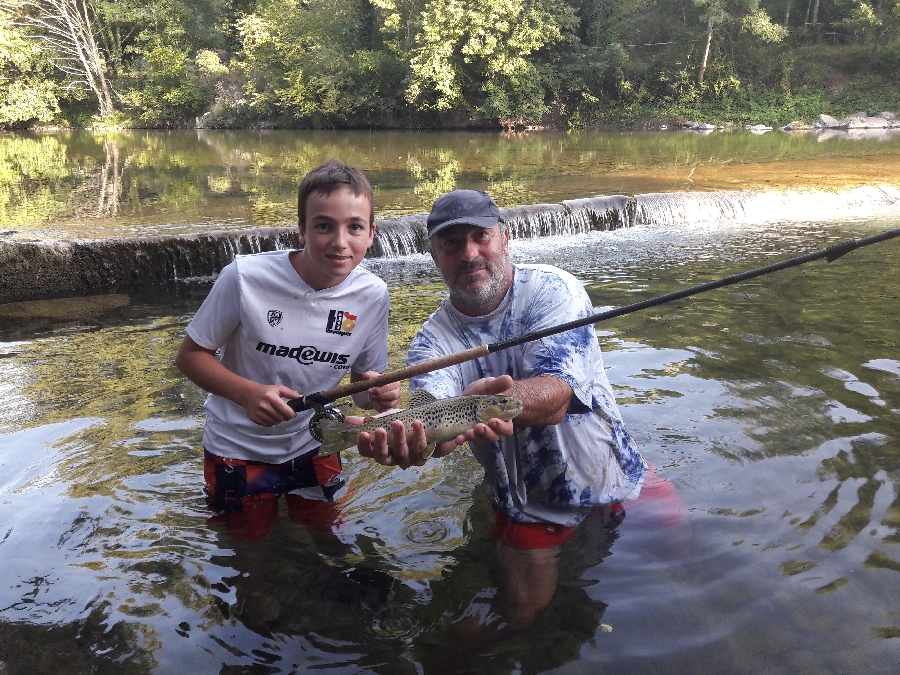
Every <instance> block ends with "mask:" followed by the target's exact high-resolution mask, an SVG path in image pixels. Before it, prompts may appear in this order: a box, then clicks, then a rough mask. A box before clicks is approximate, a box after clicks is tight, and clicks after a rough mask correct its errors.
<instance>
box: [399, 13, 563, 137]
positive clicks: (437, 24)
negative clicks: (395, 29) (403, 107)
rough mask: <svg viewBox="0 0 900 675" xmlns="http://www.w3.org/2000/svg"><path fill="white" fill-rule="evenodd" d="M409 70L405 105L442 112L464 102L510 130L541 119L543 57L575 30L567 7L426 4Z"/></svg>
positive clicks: (545, 75)
mask: <svg viewBox="0 0 900 675" xmlns="http://www.w3.org/2000/svg"><path fill="white" fill-rule="evenodd" d="M421 19H422V30H421V32H420V33H419V35H418V36H417V38H416V46H415V49H414V50H413V54H414V55H413V57H412V60H411V62H410V77H409V80H408V87H407V92H406V98H407V101H409V102H410V103H412V104H414V105H416V106H418V107H420V108H424V109H429V108H430V109H435V110H440V111H447V110H450V109H452V108H455V107H460V106H462V105H464V104H465V103H466V102H468V103H469V104H474V106H473V107H474V108H475V111H476V114H477V115H480V116H481V117H484V118H487V119H491V120H499V121H501V123H504V124H508V125H514V124H518V123H522V122H524V123H534V122H538V121H540V119H541V118H542V117H543V115H544V114H545V113H546V112H547V110H548V108H547V94H548V91H549V85H550V81H551V80H552V76H553V74H552V72H550V69H548V68H547V65H548V64H547V62H546V61H545V60H542V59H541V58H540V52H541V50H544V49H548V48H550V47H551V46H552V45H555V44H558V43H561V42H563V41H564V40H565V39H566V38H567V36H568V35H569V34H570V33H571V31H572V30H573V29H574V28H575V26H576V25H577V18H576V16H575V13H574V11H573V9H572V8H571V7H570V6H569V5H568V4H566V3H565V2H560V1H554V0H545V1H543V2H538V1H537V0H450V1H447V2H437V1H432V2H429V3H428V4H427V5H426V6H425V9H424V10H423V12H422V14H421Z"/></svg>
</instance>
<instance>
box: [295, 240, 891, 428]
mask: <svg viewBox="0 0 900 675" xmlns="http://www.w3.org/2000/svg"><path fill="white" fill-rule="evenodd" d="M894 237H900V229H895V230H888V231H887V232H882V233H881V234H875V235H872V236H871V237H864V238H862V239H853V240H851V241H848V242H845V243H843V244H836V245H835V246H830V247H828V248H825V249H822V250H819V251H815V252H813V253H807V254H806V255H801V256H797V257H796V258H789V259H788V260H783V261H782V262H779V263H774V264H772V265H766V266H765V267H758V268H756V269H753V270H749V271H747V272H741V273H740V274H733V275H731V276H728V277H723V278H722V279H717V280H716V281H710V282H707V283H705V284H700V285H699V286H692V287H691V288H685V289H684V290H681V291H675V292H674V293H667V294H666V295H660V296H658V297H655V298H650V299H649V300H643V301H641V302H636V303H634V304H631V305H626V306H624V307H619V308H618V309H611V310H609V311H606V312H600V313H598V314H591V315H590V316H586V317H584V318H581V319H576V320H575V321H569V322H567V323H562V324H559V325H557V326H551V327H549V328H545V329H543V330H539V331H535V332H534V333H528V334H527V335H523V336H521V337H517V338H513V339H511V340H504V341H502V342H494V343H492V344H486V345H479V346H478V347H472V348H471V349H466V350H463V351H461V352H454V353H453V354H447V355H446V356H441V357H438V358H436V359H430V360H428V361H422V362H421V363H417V364H416V365H414V366H407V367H406V368H400V369H398V370H393V371H391V372H388V373H383V374H381V375H379V376H377V377H373V378H372V379H370V380H360V381H359V382H351V383H350V384H345V385H342V386H339V387H336V388H335V389H329V390H328V391H321V392H318V393H315V394H309V395H307V396H301V397H300V398H295V399H290V400H289V401H288V402H287V404H288V405H289V406H290V407H291V408H292V409H293V410H295V411H297V412H300V411H301V410H310V409H315V410H317V411H319V413H318V415H319V419H321V417H332V418H338V417H339V416H340V417H342V416H341V413H340V412H339V411H337V410H335V409H333V408H328V405H329V404H331V403H333V402H334V401H336V400H337V399H339V398H344V397H345V396H350V395H351V394H356V393H359V392H362V391H366V390H367V389H371V388H372V387H381V386H383V385H385V384H393V383H394V382H400V381H401V380H407V379H409V378H411V377H415V376H416V375H423V374H425V373H430V372H432V371H435V370H440V369H441V368H447V367H449V366H455V365H457V364H460V363H465V362H466V361H474V360H475V359H477V358H481V357H483V356H487V355H488V354H494V353H495V352H499V351H503V350H504V349H509V348H510V347H517V346H519V345H521V344H525V343H526V342H533V341H535V340H540V339H542V338H545V337H549V336H551V335H556V334H557V333H563V332H565V331H567V330H572V329H573V328H581V327H582V326H587V325H589V324H593V323H598V322H600V321H606V320H607V319H613V318H615V317H617V316H624V315H625V314H632V313H633V312H639V311H641V310H643V309H648V308H650V307H656V306H658V305H664V304H666V303H667V302H674V301H675V300H680V299H681V298H687V297H690V296H692V295H697V294H698V293H705V292H706V291H711V290H713V289H715V288H723V287H725V286H731V285H733V284H738V283H740V282H742V281H747V280H748V279H754V278H756V277H761V276H763V275H765V274H771V273H772V272H778V271H780V270H783V269H787V268H789V267H797V266H798V265H804V264H806V263H808V262H812V261H813V260H819V259H820V258H825V259H826V260H827V261H828V262H834V261H835V260H837V259H838V258H840V257H841V256H844V255H847V254H848V253H850V252H851V251H855V250H856V249H858V248H862V247H863V246H870V245H871V244H877V243H879V242H882V241H886V240H888V239H893V238H894ZM314 422H315V423H316V424H317V423H318V420H317V419H314V420H313V421H312V422H310V428H311V430H313V428H314V426H313V424H314ZM313 435H314V436H315V435H316V432H315V431H314V432H313Z"/></svg>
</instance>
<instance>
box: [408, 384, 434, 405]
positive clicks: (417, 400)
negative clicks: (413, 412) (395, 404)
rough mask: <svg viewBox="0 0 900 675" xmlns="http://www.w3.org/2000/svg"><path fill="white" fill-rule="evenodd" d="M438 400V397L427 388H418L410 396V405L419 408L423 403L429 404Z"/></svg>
mask: <svg viewBox="0 0 900 675" xmlns="http://www.w3.org/2000/svg"><path fill="white" fill-rule="evenodd" d="M435 401H437V397H436V396H435V395H434V394H432V393H431V392H430V391H428V390H427V389H416V390H415V391H414V392H413V393H412V394H410V396H409V407H410V408H418V407H419V406H421V405H428V404H429V403H434V402H435Z"/></svg>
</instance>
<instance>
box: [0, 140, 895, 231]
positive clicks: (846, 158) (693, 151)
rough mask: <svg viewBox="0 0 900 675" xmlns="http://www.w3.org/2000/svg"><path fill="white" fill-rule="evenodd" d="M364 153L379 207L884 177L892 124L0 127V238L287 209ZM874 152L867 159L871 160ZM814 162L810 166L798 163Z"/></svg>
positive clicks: (232, 224) (836, 183) (165, 226)
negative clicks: (472, 197)
mask: <svg viewBox="0 0 900 675" xmlns="http://www.w3.org/2000/svg"><path fill="white" fill-rule="evenodd" d="M331 156H337V157H341V158H343V159H345V160H347V161H350V162H354V163H358V164H360V165H362V166H363V167H364V168H365V169H366V172H367V174H368V176H369V178H370V180H371V181H372V183H373V185H374V187H375V197H376V209H377V211H378V213H379V215H380V216H384V217H390V216H392V215H396V214H401V213H415V212H422V211H427V210H428V208H429V207H430V205H431V203H432V201H433V200H434V199H435V197H436V196H438V195H439V194H442V193H444V192H446V191H449V190H451V189H454V188H464V187H473V188H482V189H487V190H489V191H490V192H491V194H492V195H493V196H494V198H495V199H496V201H497V202H498V203H499V204H500V205H501V206H515V205H519V204H533V203H540V202H546V203H560V202H562V201H563V200H565V199H573V198H580V197H588V196H593V195H614V194H626V195H632V194H640V193H649V192H667V191H679V190H699V191H712V190H747V189H783V188H789V187H798V186H808V185H816V186H817V187H819V188H822V189H843V188H847V187H849V186H858V185H877V184H880V183H895V182H896V176H897V168H898V161H900V134H895V135H894V136H892V137H888V138H884V139H878V138H874V137H873V138H862V139H858V140H851V139H847V138H842V137H834V138H830V139H828V140H823V139H822V138H818V139H817V138H816V136H814V135H813V134H805V135H799V136H798V135H790V134H785V133H782V132H777V133H771V134H766V135H764V136H754V135H753V134H749V133H746V132H744V131H743V130H740V131H735V132H733V133H720V132H717V133H715V134H712V135H710V136H698V135H696V134H689V133H684V132H674V131H673V132H662V133H661V132H604V133H599V132H589V131H578V132H571V133H561V132H541V133H531V134H513V135H510V134H497V133H488V132H481V133H472V132H446V133H435V132H428V133H424V132H423V133H417V134H410V133H400V132H377V133H375V132H323V131H316V132H304V131H267V132H249V131H168V132H164V131H120V132H104V133H92V132H86V131H69V132H59V133H54V134H52V135H49V134H8V135H5V136H3V137H0V220H2V222H3V230H2V232H0V236H4V237H9V238H33V237H35V236H38V237H42V238H53V237H63V238H72V237H78V238H104V237H115V236H123V235H134V236H137V235H157V234H181V233H193V232H198V231H211V230H222V229H228V230H234V229H244V228H252V227H261V226H263V227H269V226H276V227H283V226H290V225H291V224H292V223H294V221H295V203H296V197H295V192H296V188H297V184H298V183H299V180H300V178H301V177H302V176H303V175H304V174H305V173H306V172H307V171H308V170H309V169H310V168H311V167H313V166H315V165H316V164H318V163H319V162H320V161H321V160H322V159H324V158H327V157H331ZM873 159H877V161H873ZM811 160H815V170H814V171H815V173H814V174H813V173H812V169H811V168H810V167H811V165H810V161H811Z"/></svg>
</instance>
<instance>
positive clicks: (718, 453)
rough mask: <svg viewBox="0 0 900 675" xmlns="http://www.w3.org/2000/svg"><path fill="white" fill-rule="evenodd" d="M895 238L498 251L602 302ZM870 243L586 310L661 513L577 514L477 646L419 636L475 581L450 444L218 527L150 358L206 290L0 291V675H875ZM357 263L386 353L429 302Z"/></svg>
mask: <svg viewBox="0 0 900 675" xmlns="http://www.w3.org/2000/svg"><path fill="white" fill-rule="evenodd" d="M747 136H748V137H749V134H748V135H747ZM704 140H705V139H704ZM753 140H758V139H756V138H754V139H753ZM504 142H506V141H504ZM593 142H595V143H598V142H600V141H599V140H595V141H593ZM691 142H693V141H691ZM735 142H736V141H735ZM741 142H742V143H743V142H744V141H743V140H742V141H741ZM790 142H794V141H793V140H791V141H790ZM873 147H876V149H878V148H884V147H886V146H885V145H884V143H882V145H880V146H874V145H873ZM519 150H520V151H523V150H522V149H521V148H520V149H519ZM644 151H645V152H646V153H648V154H650V153H651V149H650V148H645V149H644ZM842 152H843V150H842ZM847 152H849V151H847ZM866 152H868V151H866ZM873 152H874V151H873ZM878 152H881V150H880V149H878ZM638 154H640V153H638ZM865 154H866V153H865V152H864V153H863V155H865ZM820 159H827V158H820ZM767 161H768V162H769V163H770V164H771V167H772V171H771V173H772V175H777V174H778V172H779V171H781V169H783V168H784V165H785V164H789V163H790V162H793V161H795V160H794V159H790V160H782V159H779V158H778V157H771V158H769V159H768V160H767ZM809 161H811V160H809ZM848 161H850V160H848ZM854 161H856V160H854ZM880 161H881V162H882V163H883V164H886V165H890V162H889V161H888V160H887V159H885V157H882V159H881V160H880ZM893 161H894V162H896V158H894V160H893ZM511 164H514V162H511ZM821 166H822V165H821V164H820V163H819V160H818V159H817V160H816V163H815V165H814V167H816V169H817V170H818V169H819V168H821ZM893 166H895V167H896V164H893ZM739 169H740V167H737V168H735V167H732V169H731V171H732V173H733V179H734V180H735V181H737V182H739V181H740V171H739ZM884 170H885V171H887V169H884ZM811 171H812V169H810V172H811ZM695 175H696V172H695ZM457 180H458V177H457ZM585 180H586V179H585ZM481 185H484V183H482V184H481ZM453 186H454V184H450V187H453ZM715 187H716V189H720V188H721V187H722V186H715ZM673 189H674V188H673ZM678 189H683V186H682V187H679V188H678ZM641 191H642V192H645V191H650V190H647V189H644V188H641ZM400 192H403V190H400ZM599 192H600V193H601V194H602V193H603V192H604V191H603V190H600V191H599ZM559 196H560V198H569V197H580V196H586V194H585V193H575V194H572V193H569V194H565V195H563V194H562V193H560V195H559ZM547 199H555V198H554V197H553V196H552V195H551V196H549V197H547V198H546V199H544V198H542V199H537V198H536V199H533V200H530V201H534V202H537V201H545V200H547ZM507 204H509V202H507ZM407 208H408V210H411V211H415V210H419V209H420V208H421V203H420V202H416V203H411V204H408V205H407ZM173 220H174V219H173ZM185 220H188V219H187V218H186V219H185ZM898 226H900V217H886V218H879V219H876V218H857V219H854V218H845V219H843V220H835V221H832V222H800V221H791V222H783V221H779V220H778V219H777V216H773V218H771V219H770V220H768V221H766V222H755V223H735V222H728V221H719V222H707V223H697V222H675V223H670V224H665V225H655V226H654V225H640V226H637V227H633V228H629V229H622V230H615V231H609V232H591V233H588V234H584V235H578V236H572V237H559V236H557V237H548V238H541V239H533V240H518V241H515V242H513V257H514V260H515V261H519V262H534V261H537V262H547V263H550V264H555V265H559V266H561V267H563V268H565V269H567V270H569V271H571V272H572V273H573V274H575V275H576V276H577V277H578V278H580V279H581V280H582V281H583V282H584V284H585V286H586V288H587V290H588V292H589V293H590V295H591V297H592V298H593V300H594V304H595V306H596V308H597V310H598V311H601V310H603V309H607V308H611V307H618V306H622V305H626V304H630V303H633V302H636V301H639V300H643V299H646V298H650V297H654V296H656V295H660V294H663V293H667V292H671V291H674V290H678V289H680V288H685V287H688V286H692V285H695V284H699V283H703V282H706V281H711V280H714V279H717V278H720V277H723V276H726V275H729V274H734V273H737V272H741V271H744V270H748V269H752V268H754V267H759V266H762V265H766V264H769V263H772V262H775V261H778V260H782V259H785V258H788V257H791V256H794V255H800V254H802V253H806V252H809V251H812V250H816V249H819V248H823V247H825V246H828V245H831V244H834V243H838V242H841V241H845V240H847V239H850V238H855V237H860V236H866V235H870V234H874V233H876V232H879V231H883V230H887V229H891V228H896V227H898ZM17 227H22V228H23V229H24V226H17ZM121 227H123V228H128V227H131V226H130V225H122V226H121ZM40 228H46V225H41V226H40ZM36 231H37V230H32V232H36ZM41 231H44V229H42V230H41ZM32 236H34V235H32ZM42 236H43V235H42ZM897 242H898V240H892V241H889V242H885V243H881V244H878V245H873V246H869V247H866V248H863V249H860V250H857V251H855V252H853V253H851V254H849V255H847V256H845V257H842V258H840V259H839V260H837V261H835V262H833V263H827V262H824V261H820V262H814V263H810V264H808V265H804V266H802V267H799V268H793V269H791V270H786V271H783V272H779V273H776V274H772V275H768V276H764V277H760V278H758V279H754V280H752V281H749V282H745V283H743V284H740V285H737V286H732V287H729V288H726V289H720V290H717V291H711V292H708V293H704V294H701V295H699V296H695V297H694V298H690V299H686V300H682V301H679V302H677V303H674V304H669V305H663V306H661V307H657V308H654V309H651V310H647V311H644V312H638V313H635V314H631V315H629V316H625V317H620V318H618V319H614V320H611V321H609V322H605V323H601V324H598V326H597V330H598V335H599V339H600V342H601V346H602V348H603V351H604V358H605V361H606V366H607V369H608V374H609V377H610V381H611V382H612V384H613V387H614V389H615V391H616V395H617V398H618V400H619V402H620V405H621V407H622V412H623V415H624V417H625V420H626V422H627V424H628V425H629V427H630V429H631V431H632V433H633V435H634V436H635V438H636V440H637V441H638V444H639V446H640V448H641V451H642V453H643V454H644V455H645V457H646V458H647V459H648V460H649V461H650V462H651V463H652V464H654V465H655V466H656V467H657V472H658V474H659V476H660V477H662V478H665V479H666V480H668V481H669V482H671V484H672V485H673V486H674V488H675V492H676V494H677V496H678V498H679V499H680V500H681V502H683V504H684V507H685V509H686V513H685V515H684V517H683V518H680V519H679V518H678V517H676V515H677V514H675V513H674V512H673V511H671V510H669V511H667V510H664V509H660V508H656V507H655V506H654V503H653V502H649V503H644V504H640V505H637V506H634V507H630V508H627V509H626V516H625V519H624V521H623V522H622V523H621V524H620V525H619V526H618V527H617V528H614V529H611V530H610V529H607V528H606V527H605V524H604V523H601V522H599V521H598V522H591V521H589V523H588V525H586V526H585V527H583V528H582V530H581V531H580V533H579V536H578V537H577V538H576V539H575V540H574V541H572V542H570V544H568V545H567V546H566V548H565V549H564V552H563V554H562V557H561V561H560V568H561V581H560V586H559V589H558V591H557V593H556V596H555V598H554V600H553V603H552V604H551V606H550V608H549V609H548V610H547V611H546V612H545V614H544V615H543V616H541V618H540V619H539V621H538V623H537V625H536V626H534V627H533V628H532V629H530V630H529V631H527V632H525V633H523V634H521V635H519V636H517V637H513V638H510V639H507V640H504V641H502V642H499V643H496V644H494V645H492V646H489V647H485V648H470V647H466V646H464V645H459V644H455V643H454V642H453V641H452V640H450V639H449V638H448V636H447V631H448V629H449V628H450V627H451V626H452V625H453V624H454V623H455V622H456V621H458V620H459V619H460V618H462V617H465V616H470V615H473V614H478V613H479V612H482V611H484V608H485V606H486V605H487V604H488V603H489V602H490V599H491V597H493V595H494V594H495V592H496V568H495V557H494V549H493V543H492V539H491V538H490V536H489V533H488V530H489V527H490V522H491V519H492V514H491V511H490V506H489V505H488V504H487V503H486V500H485V497H484V486H483V485H482V483H481V472H480V469H479V467H478V464H477V462H476V461H475V460H474V459H473V458H472V456H471V455H470V454H468V453H466V452H457V453H454V454H453V455H451V456H450V457H448V458H445V459H443V460H440V461H437V460H434V461H430V462H429V463H428V464H426V465H425V466H424V467H421V468H418V469H410V470H407V471H400V470H396V469H389V468H384V467H379V466H377V465H374V464H373V463H371V462H369V461H367V460H363V459H361V458H359V457H354V456H353V454H352V453H344V455H345V457H344V461H345V467H346V469H347V472H348V474H349V476H350V477H351V483H350V486H349V488H348V489H347V490H346V491H345V492H344V493H343V494H342V497H341V502H340V503H341V512H342V522H341V524H340V526H339V527H337V528H336V529H335V531H334V533H333V534H327V535H323V534H321V533H318V532H315V531H311V530H309V529H307V528H306V527H304V526H303V525H301V524H298V523H296V522H294V521H293V520H292V519H291V517H290V514H289V513H287V512H286V510H284V509H283V510H282V512H281V513H280V514H279V517H278V519H277V521H276V522H275V524H274V525H273V527H272V529H271V530H270V531H269V533H268V535H267V536H265V537H264V538H262V539H256V540H252V541H249V540H246V539H241V538H236V537H235V536H233V533H229V532H228V531H226V530H225V528H224V527H223V526H222V525H221V524H220V523H218V522H217V521H216V520H215V519H214V518H212V517H211V515H212V514H210V513H209V512H208V511H207V510H206V509H205V507H204V504H203V499H202V495H201V493H200V485H201V481H202V476H201V462H200V454H199V448H200V436H201V432H202V424H203V414H202V408H201V406H202V401H203V396H202V393H201V392H200V391H199V390H198V389H197V388H196V387H194V386H193V385H191V384H190V383H188V382H186V381H185V380H184V378H183V377H182V376H181V375H180V373H178V371H177V370H176V369H175V368H174V366H173V365H172V360H173V358H174V354H175V351H176V349H177V346H178V344H179V342H180V340H181V337H182V336H183V331H184V327H185V326H186V324H187V322H188V321H189V320H190V318H191V316H192V315H193V313H194V312H195V311H196V309H197V307H198V306H199V304H200V302H202V299H203V297H205V294H206V292H207V291H208V289H209V283H210V280H208V279H195V280H184V281H181V282H178V283H172V284H168V285H159V286H153V287H144V288H139V289H121V290H120V291H119V292H116V293H110V294H104V295H97V296H91V297H84V298H68V299H64V300H63V299H61V300H41V301H33V302H26V303H12V304H7V305H0V564H2V570H3V575H2V581H0V673H51V672H52V673H64V674H65V673H84V672H99V673H150V672H153V673H182V672H199V673H212V672H218V673H228V674H231V673H291V672H297V673H299V672H307V671H311V670H318V669H323V670H329V671H331V672H340V673H416V672H419V673H462V672H478V673H498V674H499V673H539V672H553V673H572V674H574V673H604V672H610V673H612V672H615V673H617V674H620V673H634V674H644V673H649V672H657V673H673V674H674V673H686V672H689V673H696V674H701V675H703V674H707V673H708V674H713V673H715V674H721V673H729V674H731V673H735V674H742V673H747V674H750V673H752V674H754V675H758V674H762V673H765V674H768V673H772V674H776V673H777V674H780V673H785V672H791V673H802V674H807V673H810V674H812V673H828V674H831V673H834V674H838V673H847V672H854V673H867V674H876V675H880V674H881V673H885V674H887V673H896V672H897V670H898V667H900V648H898V646H900V641H898V640H900V599H898V596H897V594H896V588H897V582H898V573H900V443H898V440H900V346H898V329H900V322H898V310H897V307H898V306H900V297H898V296H900V276H898V274H897V268H898V264H900V244H898V243H897ZM365 264H366V265H367V266H368V267H369V268H370V269H372V270H373V271H374V272H376V273H378V274H380V275H381V276H383V277H384V278H385V280H386V281H387V283H388V285H389V288H390V291H391V297H392V314H391V323H392V330H391V336H392V337H391V345H390V349H391V365H392V367H397V366H399V365H401V363H402V360H403V355H404V351H405V346H406V345H407V344H408V342H409V339H410V338H411V336H412V334H413V333H414V332H415V330H416V329H417V328H418V326H420V325H421V323H422V321H423V320H424V319H425V318H426V317H427V315H428V313H429V312H430V311H431V310H432V309H433V308H434V307H435V306H436V305H437V304H438V302H440V299H441V298H442V296H443V285H442V284H441V282H440V279H439V277H438V276H437V275H436V274H435V272H434V269H433V266H432V264H431V263H430V260H429V259H428V258H427V257H426V256H423V255H410V256H406V257H402V258H396V259H373V260H367V261H366V263H365Z"/></svg>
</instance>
